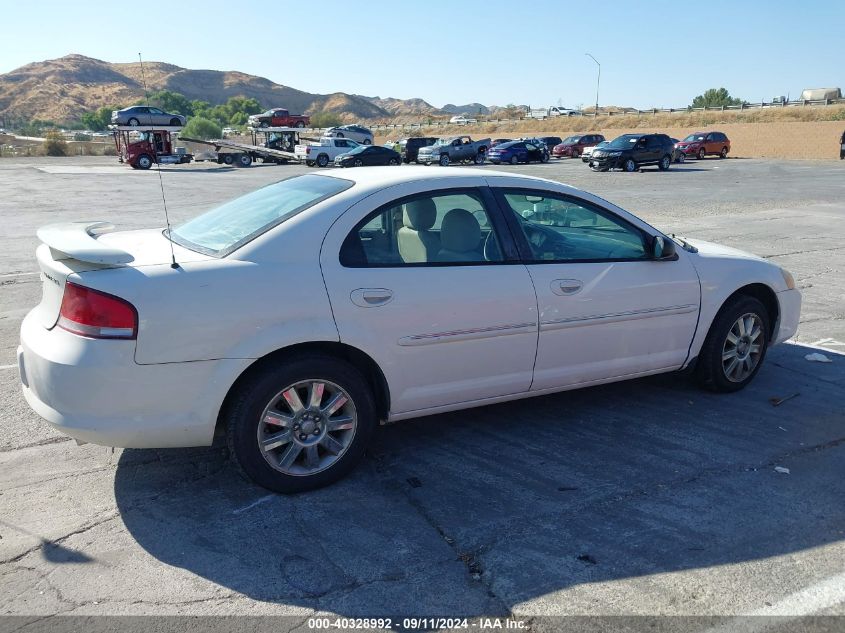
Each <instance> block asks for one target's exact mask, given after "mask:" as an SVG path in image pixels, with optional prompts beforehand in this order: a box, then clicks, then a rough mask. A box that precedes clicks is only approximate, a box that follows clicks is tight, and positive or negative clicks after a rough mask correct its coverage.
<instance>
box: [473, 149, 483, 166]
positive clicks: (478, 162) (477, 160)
mask: <svg viewBox="0 0 845 633" xmlns="http://www.w3.org/2000/svg"><path fill="white" fill-rule="evenodd" d="M484 159H485V155H484V152H478V153H477V154H476V155H475V161H474V162H475V164H476V165H483V164H484Z"/></svg>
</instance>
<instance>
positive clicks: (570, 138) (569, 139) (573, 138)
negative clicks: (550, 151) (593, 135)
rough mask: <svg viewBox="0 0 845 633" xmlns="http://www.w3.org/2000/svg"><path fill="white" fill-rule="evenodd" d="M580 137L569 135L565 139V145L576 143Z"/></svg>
mask: <svg viewBox="0 0 845 633" xmlns="http://www.w3.org/2000/svg"><path fill="white" fill-rule="evenodd" d="M580 139H581V137H580V136H567V137H566V138H565V139H563V145H575V143H577V142H578V141H579V140H580Z"/></svg>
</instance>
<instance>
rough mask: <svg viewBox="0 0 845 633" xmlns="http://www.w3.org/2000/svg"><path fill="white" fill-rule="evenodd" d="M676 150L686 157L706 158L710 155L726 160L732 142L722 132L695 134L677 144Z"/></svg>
mask: <svg viewBox="0 0 845 633" xmlns="http://www.w3.org/2000/svg"><path fill="white" fill-rule="evenodd" d="M675 149H677V150H678V151H680V152H683V153H684V154H685V155H686V156H695V157H697V158H704V157H705V156H707V155H708V154H710V155H718V156H719V158H726V157H727V155H728V152H729V151H731V141H730V139H728V137H727V136H725V135H724V134H723V133H722V132H694V133H693V134H690V135H689V136H688V137H686V138H685V139H684V140H682V141H678V142H677V143H675Z"/></svg>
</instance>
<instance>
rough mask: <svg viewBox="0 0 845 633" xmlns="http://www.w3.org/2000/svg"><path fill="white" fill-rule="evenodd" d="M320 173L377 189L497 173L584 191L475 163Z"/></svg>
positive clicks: (522, 180) (496, 175) (513, 179)
mask: <svg viewBox="0 0 845 633" xmlns="http://www.w3.org/2000/svg"><path fill="white" fill-rule="evenodd" d="M320 176H324V177H326V178H338V179H340V180H346V181H351V182H353V183H354V184H355V186H356V187H360V188H363V189H372V190H374V191H377V190H379V189H384V188H386V187H392V186H393V185H399V184H402V183H405V182H415V181H420V180H427V181H430V182H431V183H432V185H433V186H435V187H436V186H437V183H438V182H440V181H447V180H451V181H452V183H450V186H455V185H454V179H456V178H457V179H461V178H466V179H467V180H471V181H476V180H477V179H478V178H485V177H488V176H495V177H498V178H502V177H504V178H506V179H508V180H510V181H513V183H514V185H517V184H518V183H519V182H520V181H521V182H522V184H523V186H525V185H526V184H528V183H529V182H534V183H536V184H538V185H539V184H544V185H553V186H555V187H560V186H564V187H566V188H569V189H573V190H575V191H580V190H578V189H576V188H575V187H572V186H571V185H567V184H564V183H559V182H557V181H553V180H547V179H545V178H537V177H535V176H527V175H523V174H513V173H508V172H504V171H496V170H488V169H484V170H480V169H474V168H471V167H424V166H408V165H405V166H402V167H395V166H394V167H363V168H358V169H343V170H332V171H323V172H320ZM535 186H536V185H535Z"/></svg>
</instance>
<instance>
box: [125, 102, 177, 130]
mask: <svg viewBox="0 0 845 633" xmlns="http://www.w3.org/2000/svg"><path fill="white" fill-rule="evenodd" d="M111 122H112V124H114V125H181V126H184V125H185V123H187V122H188V120H187V119H186V118H185V117H184V116H182V115H181V114H169V113H167V112H165V111H164V110H159V109H158V108H154V107H152V106H140V105H138V106H132V107H130V108H123V110H113V111H112V113H111Z"/></svg>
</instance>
